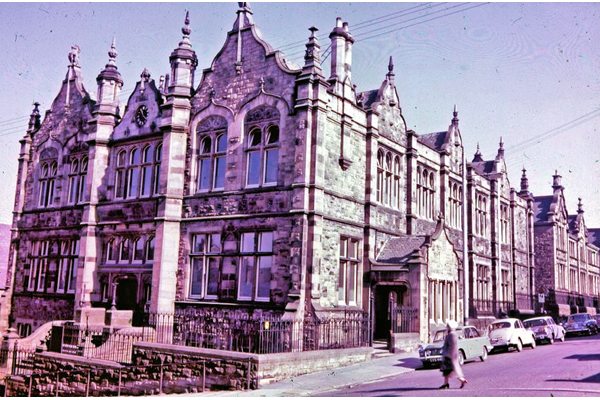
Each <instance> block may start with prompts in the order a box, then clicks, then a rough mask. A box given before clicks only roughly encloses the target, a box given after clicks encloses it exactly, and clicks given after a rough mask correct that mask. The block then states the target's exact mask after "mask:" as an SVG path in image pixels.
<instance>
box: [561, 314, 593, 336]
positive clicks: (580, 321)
mask: <svg viewBox="0 0 600 400" xmlns="http://www.w3.org/2000/svg"><path fill="white" fill-rule="evenodd" d="M565 328H566V329H567V334H574V335H588V336H591V335H595V334H596V333H598V323H597V322H596V320H595V319H594V318H592V316H591V315H590V314H588V313H578V314H571V315H569V319H567V323H566V324H565Z"/></svg>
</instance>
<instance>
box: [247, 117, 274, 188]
mask: <svg viewBox="0 0 600 400" xmlns="http://www.w3.org/2000/svg"><path fill="white" fill-rule="evenodd" d="M278 123H279V111H277V109H276V108H273V107H267V106H262V107H259V108H256V109H254V110H252V111H250V112H249V113H248V115H246V126H248V130H247V141H246V154H247V156H246V157H247V162H246V186H250V187H256V186H269V185H276V184H277V179H278V176H279V140H280V138H279V126H278V125H277V124H278Z"/></svg>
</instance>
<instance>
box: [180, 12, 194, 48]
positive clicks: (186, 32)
mask: <svg viewBox="0 0 600 400" xmlns="http://www.w3.org/2000/svg"><path fill="white" fill-rule="evenodd" d="M181 33H183V39H182V40H181V42H179V47H180V48H186V49H190V48H191V47H192V42H190V34H191V33H192V28H190V12H189V11H186V12H185V20H184V21H183V27H182V28H181Z"/></svg>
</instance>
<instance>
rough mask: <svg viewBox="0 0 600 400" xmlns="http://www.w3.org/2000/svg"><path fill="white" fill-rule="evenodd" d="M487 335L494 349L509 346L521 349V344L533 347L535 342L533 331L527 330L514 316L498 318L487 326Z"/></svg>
mask: <svg viewBox="0 0 600 400" xmlns="http://www.w3.org/2000/svg"><path fill="white" fill-rule="evenodd" d="M489 337H490V342H491V343H492V346H494V350H498V349H506V350H510V349H511V348H515V349H517V351H522V350H523V346H531V348H532V349H535V346H536V342H535V336H534V334H533V332H531V331H528V330H527V329H525V327H524V326H523V323H522V322H521V321H520V320H518V319H516V318H504V319H498V320H496V321H494V322H492V324H491V325H490V327H489Z"/></svg>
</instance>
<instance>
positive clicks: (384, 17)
mask: <svg viewBox="0 0 600 400" xmlns="http://www.w3.org/2000/svg"><path fill="white" fill-rule="evenodd" d="M430 4H431V3H425V4H419V5H417V6H413V7H409V8H407V9H404V10H401V11H397V12H395V13H391V14H385V15H382V16H380V17H377V18H373V19H370V20H367V21H363V22H358V23H356V24H353V25H352V30H360V29H365V27H363V28H360V27H361V26H363V25H366V24H371V25H377V24H380V23H383V22H385V21H389V20H391V19H395V18H399V17H402V16H405V15H409V14H414V13H416V12H421V11H424V10H426V9H430V8H433V7H439V6H440V5H443V4H446V3H437V4H435V5H433V6H431V5H430ZM416 8H417V9H419V10H416V11H412V12H407V11H410V10H414V9H416ZM375 21H379V22H375ZM305 43H306V40H301V41H297V42H293V43H289V44H285V45H283V46H273V47H274V48H277V49H278V50H281V51H285V50H287V49H288V48H294V47H298V46H300V45H303V44H305Z"/></svg>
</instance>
